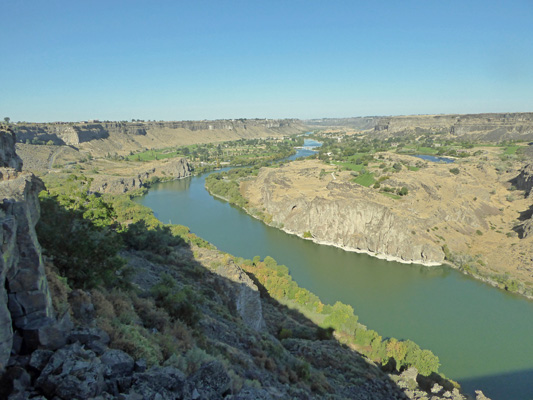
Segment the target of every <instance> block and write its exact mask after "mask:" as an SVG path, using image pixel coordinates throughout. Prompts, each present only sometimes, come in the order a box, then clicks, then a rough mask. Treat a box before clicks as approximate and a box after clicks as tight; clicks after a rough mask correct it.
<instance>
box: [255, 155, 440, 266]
mask: <svg viewBox="0 0 533 400" xmlns="http://www.w3.org/2000/svg"><path fill="white" fill-rule="evenodd" d="M311 164H313V165H311ZM303 165H304V164H302V163H297V164H296V165H295V166H294V167H284V168H282V169H279V170H277V169H266V168H265V169H262V170H261V172H260V174H259V176H258V178H257V180H256V181H255V182H253V184H249V185H247V186H246V197H247V198H249V199H250V200H251V204H253V205H254V206H257V207H258V208H260V207H264V209H265V213H267V214H270V215H272V222H273V224H274V225H278V226H283V229H284V230H286V231H288V232H290V233H297V234H299V235H304V233H307V234H306V236H308V237H309V235H311V236H312V238H313V239H314V240H316V241H317V242H321V243H326V244H331V245H335V246H339V247H342V248H345V249H349V250H356V251H361V252H367V253H370V254H372V255H377V256H381V257H386V258H389V259H397V260H399V261H404V262H416V263H424V264H435V263H437V264H438V263H441V262H442V261H443V260H444V253H443V251H442V247H441V246H440V245H438V244H437V243H435V242H433V241H432V240H431V239H430V237H429V236H428V235H426V234H425V233H424V228H425V227H426V226H427V224H428V222H427V221H426V220H424V219H422V218H417V217H416V216H413V215H408V214H402V213H400V212H398V211H396V210H394V209H393V208H391V207H388V206H387V205H386V204H383V203H382V202H379V201H378V200H377V199H369V198H368V197H366V193H365V192H366V191H365V190H364V189H366V188H361V187H360V186H358V185H356V184H351V183H349V182H346V181H341V180H340V179H335V180H331V179H330V181H329V183H328V182H326V181H321V180H320V179H317V178H318V175H317V173H318V171H319V169H318V165H314V162H309V163H306V165H305V167H303ZM293 168H296V169H297V170H294V169H293ZM290 170H292V171H291V172H289V171H290ZM314 185H316V186H315V187H314V189H312V190H309V189H310V188H312V187H313V186H314ZM315 189H316V190H315ZM256 191H257V192H256ZM254 192H256V193H259V196H257V195H254V194H253V193H254ZM373 200H374V201H373ZM412 230H416V231H417V232H419V234H418V235H413V234H412V233H411V231H412Z"/></svg>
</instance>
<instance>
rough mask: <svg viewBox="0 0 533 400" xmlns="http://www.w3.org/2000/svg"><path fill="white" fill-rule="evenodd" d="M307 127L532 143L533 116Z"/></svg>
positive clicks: (347, 121)
mask: <svg viewBox="0 0 533 400" xmlns="http://www.w3.org/2000/svg"><path fill="white" fill-rule="evenodd" d="M305 123H306V124H308V125H309V126H310V127H327V126H328V127H334V126H336V127H347V128H352V129H355V130H360V131H369V132H373V133H375V134H378V135H379V136H384V137H388V136H397V135H404V134H410V133H415V134H416V133H418V134H421V133H425V132H431V133H442V134H445V135H448V136H450V137H456V138H459V139H461V140H467V141H468V140H483V141H488V142H501V141H503V140H533V113H500V114H498V113H495V114H460V115H459V114H451V115H408V116H396V117H359V118H340V119H328V118H325V119H319V120H307V121H305Z"/></svg>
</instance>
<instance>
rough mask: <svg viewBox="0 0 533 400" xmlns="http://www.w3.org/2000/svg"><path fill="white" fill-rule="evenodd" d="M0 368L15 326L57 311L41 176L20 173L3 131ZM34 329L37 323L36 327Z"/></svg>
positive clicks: (9, 136)
mask: <svg viewBox="0 0 533 400" xmlns="http://www.w3.org/2000/svg"><path fill="white" fill-rule="evenodd" d="M0 143H2V144H3V147H2V154H1V155H0V159H1V163H2V167H1V168H0V224H1V225H0V226H1V228H0V241H1V245H2V247H1V253H2V257H1V259H0V370H1V369H2V368H3V367H4V366H5V364H6V362H7V360H8V359H9V356H10V353H11V349H12V345H13V328H17V329H20V330H21V331H23V330H25V329H26V328H28V327H30V326H31V327H37V326H38V325H39V324H40V321H43V323H44V321H47V320H48V319H49V318H50V317H52V316H53V309H52V303H51V299H50V293H49V291H48V284H47V281H46V276H45V273H44V265H43V261H42V257H41V248H40V246H39V243H38V241H37V235H36V233H35V225H36V224H37V222H38V220H39V214H40V208H39V199H38V195H39V192H40V191H41V190H42V189H44V185H43V183H42V181H41V180H40V179H38V178H37V177H35V176H34V175H33V174H31V173H26V172H21V167H22V162H21V161H20V159H19V158H18V157H17V156H16V154H15V148H14V143H15V137H14V135H13V133H12V132H9V131H7V130H0ZM32 329H33V328H32Z"/></svg>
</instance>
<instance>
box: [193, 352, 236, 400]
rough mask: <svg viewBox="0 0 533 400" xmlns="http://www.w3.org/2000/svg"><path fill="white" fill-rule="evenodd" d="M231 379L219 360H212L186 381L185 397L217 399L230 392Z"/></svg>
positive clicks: (194, 399)
mask: <svg viewBox="0 0 533 400" xmlns="http://www.w3.org/2000/svg"><path fill="white" fill-rule="evenodd" d="M230 382H231V379H230V377H229V375H228V373H227V372H226V369H225V368H224V365H222V363H220V362H219V361H211V362H209V363H206V364H204V365H202V366H201V367H200V369H199V370H198V371H196V372H195V373H194V374H192V375H191V376H190V377H189V379H187V383H186V391H185V396H184V399H186V400H189V399H190V400H196V399H217V398H222V397H224V395H227V394H229V390H230Z"/></svg>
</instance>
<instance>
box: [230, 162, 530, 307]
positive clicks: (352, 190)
mask: <svg viewBox="0 0 533 400" xmlns="http://www.w3.org/2000/svg"><path fill="white" fill-rule="evenodd" d="M387 157H389V155H388V154H385V155H381V156H380V157H379V158H378V160H376V163H378V162H379V163H381V164H380V165H382V166H383V167H384V168H385V169H386V168H387V165H388V164H394V165H401V164H400V163H401V162H409V161H410V160H412V158H411V157H408V156H398V155H391V156H390V160H389V159H388V158H387ZM487 160H488V161H490V159H489V158H487V157H484V158H483V159H473V160H468V161H466V160H461V161H460V162H459V161H457V162H456V164H455V166H454V167H453V168H451V169H450V167H449V166H447V165H442V164H436V163H427V164H426V165H423V166H421V167H419V168H417V169H409V168H398V171H397V172H395V173H390V172H389V173H388V174H387V175H384V176H382V177H380V179H379V181H380V183H378V184H375V185H373V186H371V187H365V186H364V185H363V184H359V181H360V179H359V177H357V178H356V179H354V178H353V174H352V173H351V172H349V171H342V170H341V171H339V168H338V167H335V166H331V165H324V164H323V163H321V162H320V161H316V160H306V161H300V162H296V163H291V164H290V165H285V166H283V167H280V168H276V169H262V170H261V172H260V173H259V175H258V177H257V178H253V179H242V180H241V181H240V188H241V195H242V197H243V198H244V199H245V200H246V207H248V208H249V209H250V211H251V214H258V217H259V218H260V219H264V218H263V215H268V218H267V219H266V221H265V222H267V223H269V224H270V225H272V226H275V227H278V228H283V229H284V230H286V231H288V232H290V233H297V234H299V235H300V236H302V237H304V238H313V239H314V240H316V241H318V242H321V243H325V244H333V245H336V246H338V247H341V248H346V249H347V250H352V249H355V250H356V251H361V250H363V251H365V252H368V253H370V254H371V255H373V256H378V257H385V258H387V259H393V260H396V261H399V262H405V261H407V262H416V263H421V264H425V265H428V264H430V265H435V264H442V263H444V262H446V263H449V264H453V266H454V267H455V268H457V269H458V270H460V271H461V272H464V273H466V274H468V275H470V276H474V277H479V278H481V279H483V280H487V281H491V282H492V284H494V285H495V286H497V287H500V288H502V289H504V290H508V291H511V292H515V293H519V294H522V295H525V296H528V297H529V296H531V295H532V294H533V286H532V285H533V269H532V268H530V267H528V254H529V253H530V250H531V248H532V246H533V237H526V236H525V235H524V236H519V235H518V234H517V233H516V225H517V223H520V220H517V219H516V218H517V217H516V216H517V215H520V213H521V212H522V213H524V211H523V210H527V209H528V207H529V205H530V202H529V201H528V199H527V198H524V197H523V192H521V191H518V190H516V189H515V188H511V189H508V188H507V187H508V186H509V183H508V181H510V180H511V179H512V177H513V176H516V175H517V174H518V173H517V172H514V171H513V170H509V171H508V172H507V173H506V174H505V175H503V174H498V173H497V172H496V171H495V170H494V169H492V170H491V168H490V166H489V164H487ZM368 168H370V166H369V167H368ZM374 168H375V167H374ZM330 173H335V178H333V177H332V176H331V174H330ZM375 173H377V172H375ZM385 185H387V187H402V188H405V193H408V194H406V195H404V196H392V197H391V196H388V193H382V192H381V189H382V188H383V187H384V186H385ZM510 192H512V194H509V193H510ZM511 196H512V197H511ZM256 210H257V211H256ZM393 257H394V258H393Z"/></svg>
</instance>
